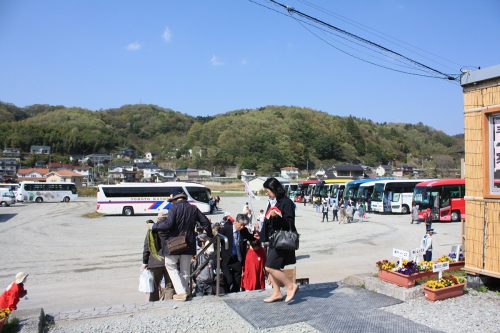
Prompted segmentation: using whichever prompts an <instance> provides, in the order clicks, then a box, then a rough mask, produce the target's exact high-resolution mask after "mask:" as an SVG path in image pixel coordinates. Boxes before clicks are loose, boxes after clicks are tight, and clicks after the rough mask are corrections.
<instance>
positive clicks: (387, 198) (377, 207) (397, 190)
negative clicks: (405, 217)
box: [371, 179, 429, 214]
mask: <svg viewBox="0 0 500 333" xmlns="http://www.w3.org/2000/svg"><path fill="white" fill-rule="evenodd" d="M427 180H429V179H393V180H382V181H378V182H376V183H375V185H374V186H373V193H372V198H371V208H372V211H373V212H377V213H402V214H409V213H410V212H411V204H412V202H413V190H414V189H415V186H417V184H419V183H421V182H425V181H427Z"/></svg>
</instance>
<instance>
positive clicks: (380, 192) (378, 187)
mask: <svg viewBox="0 0 500 333" xmlns="http://www.w3.org/2000/svg"><path fill="white" fill-rule="evenodd" d="M384 190H385V184H384V183H377V184H375V186H374V187H373V193H372V201H377V202H378V201H380V202H381V201H382V200H384Z"/></svg>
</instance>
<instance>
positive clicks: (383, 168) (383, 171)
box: [375, 164, 392, 177]
mask: <svg viewBox="0 0 500 333" xmlns="http://www.w3.org/2000/svg"><path fill="white" fill-rule="evenodd" d="M375 174H376V175H377V176H378V177H383V176H391V175H392V167H391V166H390V165H387V164H386V165H379V166H378V167H377V168H376V169H375Z"/></svg>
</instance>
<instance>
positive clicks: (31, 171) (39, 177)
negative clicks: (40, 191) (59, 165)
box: [17, 168, 49, 182]
mask: <svg viewBox="0 0 500 333" xmlns="http://www.w3.org/2000/svg"><path fill="white" fill-rule="evenodd" d="M48 173H49V169H46V168H27V169H19V170H17V180H18V181H19V182H22V181H42V182H44V181H46V180H47V174H48Z"/></svg>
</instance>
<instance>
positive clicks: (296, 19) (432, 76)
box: [248, 0, 446, 79]
mask: <svg viewBox="0 0 500 333" xmlns="http://www.w3.org/2000/svg"><path fill="white" fill-rule="evenodd" d="M248 1H249V2H252V3H254V4H256V5H259V6H261V7H264V8H266V9H269V10H271V11H273V12H275V13H278V14H280V15H283V16H285V17H288V18H292V19H294V20H295V21H296V22H297V23H299V24H300V25H301V26H302V27H303V28H304V29H305V30H307V31H308V32H309V33H311V34H312V35H313V36H315V37H317V38H318V39H320V40H321V41H323V42H325V43H326V44H328V45H330V46H331V47H333V48H335V49H336V50H338V51H340V52H342V53H344V54H346V55H348V56H351V57H353V58H355V59H358V60H360V61H363V62H366V63H369V64H371V65H374V66H377V67H382V68H385V69H389V70H392V71H395V72H400V73H404V74H410V75H417V76H424V77H431V78H439V79H443V78H442V77H438V76H435V75H422V74H418V73H412V72H406V71H401V70H397V69H394V68H391V67H388V66H383V65H379V64H377V63H374V62H372V61H369V60H366V59H363V58H361V57H358V56H356V55H354V54H352V53H349V52H347V51H345V50H343V49H341V48H339V47H337V46H335V45H333V44H332V43H330V42H329V41H327V40H325V39H324V38H322V37H320V36H319V35H317V34H315V33H314V32H312V31H311V30H309V29H307V28H306V27H305V26H304V24H305V25H309V26H311V27H313V28H316V29H318V30H321V31H323V32H325V33H328V34H331V35H334V36H336V37H339V38H342V39H344V40H347V41H349V42H351V43H354V44H356V45H359V46H361V47H364V48H366V49H368V50H369V51H372V52H376V53H379V54H382V55H384V56H386V55H385V54H384V53H383V52H381V51H378V50H374V49H372V48H370V47H369V46H367V45H364V44H362V43H359V42H356V41H352V40H350V39H348V38H347V37H345V36H342V35H340V34H337V33H335V32H333V31H331V30H326V29H324V28H321V27H319V26H316V25H314V24H312V23H310V22H308V21H304V20H301V19H299V18H297V17H293V16H291V15H290V14H289V13H288V14H285V13H282V12H280V11H278V10H276V9H274V8H271V7H268V6H266V5H264V4H262V3H259V2H256V1H254V0H248ZM301 23H303V24H301ZM337 43H339V44H342V45H344V46H346V47H348V48H351V49H353V50H355V51H359V50H357V49H355V48H353V47H352V46H349V45H347V44H345V43H342V42H339V41H337ZM372 57H375V58H377V59H380V60H381V61H386V62H387V60H385V59H382V58H379V57H376V56H373V55H372ZM386 57H387V56H386ZM393 60H395V61H398V62H401V64H392V65H394V66H399V67H403V68H407V69H413V70H418V71H422V72H425V73H428V72H429V70H427V69H424V68H422V67H410V66H411V65H413V64H407V65H405V63H404V62H403V61H402V60H401V59H398V58H393ZM413 66H414V65H413ZM444 79H446V78H444Z"/></svg>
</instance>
